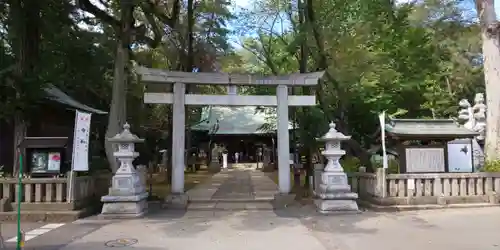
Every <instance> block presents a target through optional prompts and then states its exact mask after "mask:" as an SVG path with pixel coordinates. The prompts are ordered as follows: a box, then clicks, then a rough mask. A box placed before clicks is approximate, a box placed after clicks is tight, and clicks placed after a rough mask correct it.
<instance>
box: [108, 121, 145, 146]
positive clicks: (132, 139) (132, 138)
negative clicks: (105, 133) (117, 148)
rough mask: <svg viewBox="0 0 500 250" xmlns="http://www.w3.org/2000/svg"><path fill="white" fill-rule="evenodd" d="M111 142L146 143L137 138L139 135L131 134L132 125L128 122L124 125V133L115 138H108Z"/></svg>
mask: <svg viewBox="0 0 500 250" xmlns="http://www.w3.org/2000/svg"><path fill="white" fill-rule="evenodd" d="M108 141H109V142H115V143H139V142H144V139H141V138H139V137H137V135H135V134H132V132H130V125H129V124H128V123H127V122H126V123H125V124H124V125H123V131H122V132H121V133H119V134H116V135H115V136H113V137H111V138H108Z"/></svg>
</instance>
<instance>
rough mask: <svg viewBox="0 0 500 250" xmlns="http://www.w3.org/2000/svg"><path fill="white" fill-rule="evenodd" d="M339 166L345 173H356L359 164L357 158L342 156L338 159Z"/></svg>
mask: <svg viewBox="0 0 500 250" xmlns="http://www.w3.org/2000/svg"><path fill="white" fill-rule="evenodd" d="M340 165H342V168H343V169H344V172H346V173H353V172H358V171H359V167H361V162H360V160H359V159H358V158H357V157H354V156H344V157H343V158H342V159H340Z"/></svg>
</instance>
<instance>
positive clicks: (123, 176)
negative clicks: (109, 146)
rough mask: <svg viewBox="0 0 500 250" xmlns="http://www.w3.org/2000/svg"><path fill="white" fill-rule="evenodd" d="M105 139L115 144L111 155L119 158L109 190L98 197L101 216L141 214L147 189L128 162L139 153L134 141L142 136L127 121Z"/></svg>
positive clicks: (138, 140) (140, 140) (145, 207)
mask: <svg viewBox="0 0 500 250" xmlns="http://www.w3.org/2000/svg"><path fill="white" fill-rule="evenodd" d="M108 141H109V142H112V143H114V144H116V145H117V147H118V150H117V151H116V152H114V153H113V155H114V156H115V157H116V158H117V160H118V161H119V164H120V167H119V168H118V170H117V171H116V173H115V175H114V176H113V180H112V184H111V188H110V189H109V194H108V195H106V196H103V197H102V198H101V201H102V202H103V203H104V204H103V207H102V212H101V216H104V217H117V218H123V217H139V216H142V215H144V213H145V212H146V211H147V197H148V193H147V192H146V187H145V186H144V182H143V181H142V178H141V176H140V175H139V173H138V172H137V171H136V169H135V167H134V165H133V164H132V162H133V160H134V159H135V158H137V156H139V153H138V152H135V143H141V142H144V139H139V138H138V137H137V136H136V135H134V134H132V133H131V132H130V125H129V124H128V123H125V125H123V131H122V132H121V133H120V134H117V135H115V136H114V137H112V138H108Z"/></svg>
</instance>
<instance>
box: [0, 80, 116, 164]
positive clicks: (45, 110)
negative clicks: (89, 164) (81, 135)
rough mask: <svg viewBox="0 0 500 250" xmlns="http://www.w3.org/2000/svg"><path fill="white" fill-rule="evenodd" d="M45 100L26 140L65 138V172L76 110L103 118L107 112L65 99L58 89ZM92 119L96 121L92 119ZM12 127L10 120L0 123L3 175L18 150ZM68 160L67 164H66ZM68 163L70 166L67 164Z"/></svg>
mask: <svg viewBox="0 0 500 250" xmlns="http://www.w3.org/2000/svg"><path fill="white" fill-rule="evenodd" d="M45 94H46V98H45V100H44V101H42V102H41V103H40V108H39V112H38V113H36V114H33V115H32V116H31V117H30V122H29V124H28V126H27V128H26V131H25V133H24V134H25V135H26V137H59V138H61V137H67V138H68V140H67V141H68V142H67V145H66V148H65V152H64V153H65V155H66V157H65V159H66V164H65V163H63V165H64V164H65V165H66V168H67V167H68V165H70V164H69V163H70V162H71V154H72V148H73V147H72V145H73V143H72V138H73V133H74V131H73V128H74V124H75V110H80V111H83V112H88V113H92V114H98V115H104V114H107V112H105V111H102V110H98V109H95V108H92V107H89V106H87V105H85V104H82V103H80V102H78V101H76V100H75V99H73V98H72V97H70V96H68V95H67V94H65V93H64V92H62V91H61V90H60V89H58V88H56V87H54V86H49V87H47V88H46V89H45ZM94 119H95V118H94ZM14 140H15V138H14V124H13V121H11V120H0V166H3V171H4V172H11V171H12V167H13V164H14V158H15V153H14V150H15V148H16V147H17V146H16V145H14ZM68 159H69V160H68ZM68 161H69V162H68Z"/></svg>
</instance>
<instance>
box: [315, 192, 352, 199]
mask: <svg viewBox="0 0 500 250" xmlns="http://www.w3.org/2000/svg"><path fill="white" fill-rule="evenodd" d="M316 197H318V198H320V199H321V200H356V199H358V194H357V193H351V192H338V193H316Z"/></svg>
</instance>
